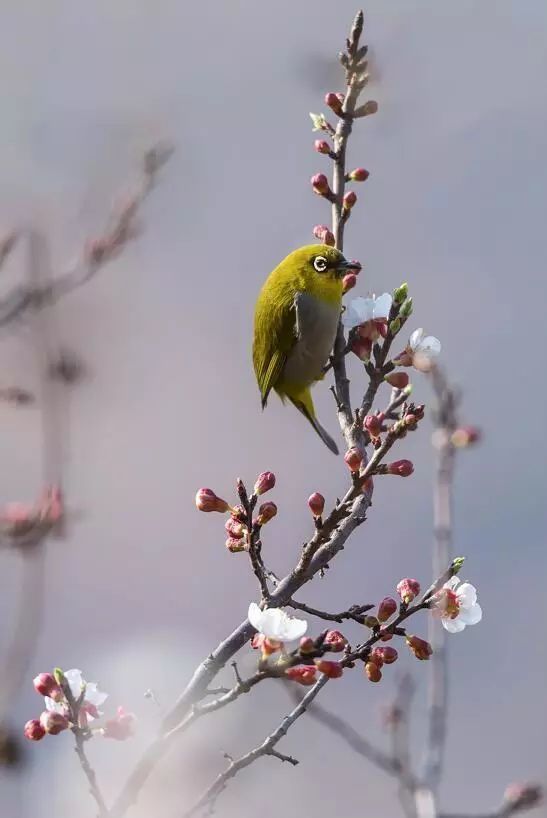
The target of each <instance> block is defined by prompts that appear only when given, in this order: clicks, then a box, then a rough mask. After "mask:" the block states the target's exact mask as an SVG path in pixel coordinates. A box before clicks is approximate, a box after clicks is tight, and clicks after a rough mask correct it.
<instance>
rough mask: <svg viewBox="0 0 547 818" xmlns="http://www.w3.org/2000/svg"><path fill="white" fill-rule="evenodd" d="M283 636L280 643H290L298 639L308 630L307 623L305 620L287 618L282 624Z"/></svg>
mask: <svg viewBox="0 0 547 818" xmlns="http://www.w3.org/2000/svg"><path fill="white" fill-rule="evenodd" d="M284 625H285V627H284V636H283V639H282V640H281V641H283V642H292V641H294V640H295V639H300V637H301V636H304V634H305V633H306V631H307V630H308V623H307V622H306V620H305V619H296V617H291V616H287V620H286V622H285V623H284Z"/></svg>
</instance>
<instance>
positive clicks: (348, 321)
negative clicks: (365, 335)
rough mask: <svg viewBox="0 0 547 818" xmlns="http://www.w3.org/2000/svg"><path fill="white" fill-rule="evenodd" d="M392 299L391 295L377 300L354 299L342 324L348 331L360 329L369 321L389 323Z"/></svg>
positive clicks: (382, 296) (372, 298)
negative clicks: (355, 328) (354, 328)
mask: <svg viewBox="0 0 547 818" xmlns="http://www.w3.org/2000/svg"><path fill="white" fill-rule="evenodd" d="M392 300H393V299H392V297H391V295H390V294H389V293H384V294H383V295H380V296H378V298H375V297H374V296H372V297H370V298H362V297H360V298H354V299H353V301H352V302H351V303H350V305H349V306H348V307H347V308H346V310H344V313H343V315H342V323H343V325H344V326H345V327H347V328H348V329H353V327H359V326H361V325H362V324H366V323H368V322H369V321H387V318H388V316H389V311H390V309H391V303H392Z"/></svg>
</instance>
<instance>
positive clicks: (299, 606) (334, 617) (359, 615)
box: [287, 599, 375, 625]
mask: <svg viewBox="0 0 547 818" xmlns="http://www.w3.org/2000/svg"><path fill="white" fill-rule="evenodd" d="M287 605H288V606H289V607H290V608H294V609H295V610H296V611H303V612H304V613H307V614H309V615H310V616H317V617H318V618H319V619H325V620H326V621H327V622H338V624H341V623H342V622H343V621H344V620H345V619H352V620H353V621H354V622H358V623H359V624H360V625H363V624H364V616H363V614H364V613H366V612H367V611H370V610H372V608H374V607H375V606H374V605H352V607H351V608H348V610H347V611H341V612H340V613H338V614H332V613H327V611H320V610H319V609H318V608H312V607H311V606H310V605H306V604H305V603H304V602H297V601H296V599H290V600H289V601H288V602H287Z"/></svg>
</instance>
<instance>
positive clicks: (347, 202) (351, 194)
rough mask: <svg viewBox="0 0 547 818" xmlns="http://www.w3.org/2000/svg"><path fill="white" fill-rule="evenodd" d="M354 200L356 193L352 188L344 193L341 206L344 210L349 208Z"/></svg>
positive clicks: (355, 199)
mask: <svg viewBox="0 0 547 818" xmlns="http://www.w3.org/2000/svg"><path fill="white" fill-rule="evenodd" d="M356 201H357V193H356V192H355V191H354V190H348V192H347V193H345V194H344V198H343V199H342V207H343V208H344V210H351V208H352V207H353V205H354V204H355V202H356Z"/></svg>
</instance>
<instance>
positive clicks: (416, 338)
mask: <svg viewBox="0 0 547 818" xmlns="http://www.w3.org/2000/svg"><path fill="white" fill-rule="evenodd" d="M423 337H424V331H423V329H422V328H421V327H420V328H419V329H415V330H414V332H413V333H412V335H411V336H410V338H409V339H408V345H409V347H410V349H412V350H413V351H414V350H415V349H416V347H417V346H419V344H420V342H421V340H422V338H423Z"/></svg>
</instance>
